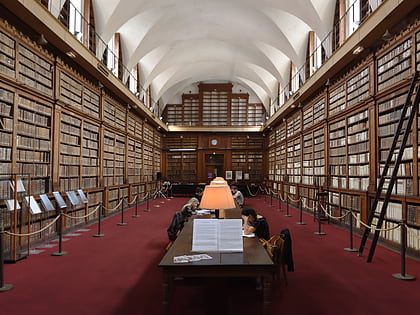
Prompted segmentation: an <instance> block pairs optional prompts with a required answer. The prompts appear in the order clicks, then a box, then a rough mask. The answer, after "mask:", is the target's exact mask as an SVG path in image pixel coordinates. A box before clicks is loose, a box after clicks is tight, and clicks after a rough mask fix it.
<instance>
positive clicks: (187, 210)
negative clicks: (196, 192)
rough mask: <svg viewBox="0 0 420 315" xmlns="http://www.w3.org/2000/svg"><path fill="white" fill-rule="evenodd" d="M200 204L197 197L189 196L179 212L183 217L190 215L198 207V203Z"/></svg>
mask: <svg viewBox="0 0 420 315" xmlns="http://www.w3.org/2000/svg"><path fill="white" fill-rule="evenodd" d="M199 204H200V202H199V201H198V199H197V198H195V197H193V198H191V199H190V200H189V201H188V202H187V203H186V204H185V205H184V206H183V207H182V210H181V213H182V215H183V216H184V217H186V218H188V217H190V216H192V215H193V214H195V212H196V211H197V209H198V205H199Z"/></svg>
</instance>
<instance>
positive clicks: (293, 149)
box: [287, 138, 301, 183]
mask: <svg viewBox="0 0 420 315" xmlns="http://www.w3.org/2000/svg"><path fill="white" fill-rule="evenodd" d="M300 147H301V144H300V138H296V139H294V140H290V141H288V142H287V175H288V181H289V182H291V183H300V177H301V161H300V158H301V157H300V155H301V150H300Z"/></svg>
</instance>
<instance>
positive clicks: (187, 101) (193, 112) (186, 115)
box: [177, 94, 200, 126]
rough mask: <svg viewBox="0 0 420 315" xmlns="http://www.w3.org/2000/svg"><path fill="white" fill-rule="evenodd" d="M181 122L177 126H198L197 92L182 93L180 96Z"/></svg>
mask: <svg viewBox="0 0 420 315" xmlns="http://www.w3.org/2000/svg"><path fill="white" fill-rule="evenodd" d="M182 100H183V106H182V114H181V116H182V123H180V124H177V125H178V126H198V125H199V123H200V100H199V98H198V95H197V94H194V95H191V94H184V95H183V97H182Z"/></svg>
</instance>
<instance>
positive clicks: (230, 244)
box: [219, 219, 244, 252]
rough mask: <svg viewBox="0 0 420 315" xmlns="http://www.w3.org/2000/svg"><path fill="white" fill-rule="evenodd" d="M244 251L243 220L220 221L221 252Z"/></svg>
mask: <svg viewBox="0 0 420 315" xmlns="http://www.w3.org/2000/svg"><path fill="white" fill-rule="evenodd" d="M243 249H244V245H243V239H242V220H241V219H224V220H219V251H221V252H242V251H243Z"/></svg>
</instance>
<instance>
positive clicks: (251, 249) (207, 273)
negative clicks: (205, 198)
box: [159, 218, 274, 315]
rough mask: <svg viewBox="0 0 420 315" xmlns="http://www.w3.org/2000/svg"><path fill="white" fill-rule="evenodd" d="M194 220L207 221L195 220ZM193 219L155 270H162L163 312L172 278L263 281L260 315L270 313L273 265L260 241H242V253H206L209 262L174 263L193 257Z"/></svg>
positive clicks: (172, 284) (167, 303)
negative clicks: (257, 279) (179, 259)
mask: <svg viewBox="0 0 420 315" xmlns="http://www.w3.org/2000/svg"><path fill="white" fill-rule="evenodd" d="M195 220H211V219H198V218H196V219H195ZM192 231H193V220H191V219H190V221H189V222H188V223H187V224H186V225H185V227H184V229H183V230H182V231H181V233H180V234H179V236H178V238H177V239H176V240H175V242H174V243H173V245H172V246H171V248H170V249H169V250H168V252H167V253H166V254H165V256H164V257H163V259H162V260H161V262H160V263H159V267H160V268H162V271H163V310H164V314H169V310H170V300H171V297H172V295H173V291H174V279H175V278H176V277H184V278H188V277H194V278H208V277H221V278H230V277H253V278H257V277H260V278H261V279H262V281H263V283H262V284H263V288H262V289H263V303H262V314H266V315H268V314H269V313H270V305H271V281H272V275H273V271H274V264H273V262H272V260H271V258H270V257H269V256H268V254H267V252H266V250H265V249H264V247H263V246H262V245H261V242H260V241H259V240H258V239H256V238H247V237H245V238H244V240H243V241H244V251H243V252H242V253H221V252H212V253H206V254H208V255H210V256H212V257H213V259H209V260H200V261H196V262H189V263H174V262H173V258H174V257H176V256H181V255H193V254H197V253H193V252H192V251H191V248H192Z"/></svg>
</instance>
